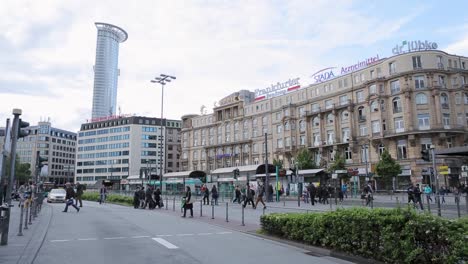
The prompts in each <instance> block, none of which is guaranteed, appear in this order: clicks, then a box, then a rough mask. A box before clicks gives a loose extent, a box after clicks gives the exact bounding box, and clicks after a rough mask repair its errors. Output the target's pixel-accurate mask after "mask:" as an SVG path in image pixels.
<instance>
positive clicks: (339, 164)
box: [328, 152, 349, 181]
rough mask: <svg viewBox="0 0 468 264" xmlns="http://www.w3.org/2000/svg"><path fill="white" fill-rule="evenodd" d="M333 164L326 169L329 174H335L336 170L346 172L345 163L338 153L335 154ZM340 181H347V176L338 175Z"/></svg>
mask: <svg viewBox="0 0 468 264" xmlns="http://www.w3.org/2000/svg"><path fill="white" fill-rule="evenodd" d="M334 160H335V161H334V162H333V163H332V164H331V165H330V167H329V168H328V170H329V172H330V173H335V171H337V170H346V166H345V165H346V161H345V158H344V157H343V156H341V154H340V153H339V152H337V153H335V157H334ZM339 176H340V179H342V180H345V181H347V180H348V179H349V175H348V174H347V173H346V174H340V175H339Z"/></svg>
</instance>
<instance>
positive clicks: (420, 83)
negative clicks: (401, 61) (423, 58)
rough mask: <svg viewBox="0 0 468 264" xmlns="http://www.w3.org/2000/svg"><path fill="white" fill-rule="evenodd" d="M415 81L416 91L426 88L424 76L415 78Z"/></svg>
mask: <svg viewBox="0 0 468 264" xmlns="http://www.w3.org/2000/svg"><path fill="white" fill-rule="evenodd" d="M413 79H414V88H415V89H424V88H425V86H424V76H421V75H419V76H414V77H413Z"/></svg>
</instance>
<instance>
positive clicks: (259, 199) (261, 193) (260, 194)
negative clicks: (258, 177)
mask: <svg viewBox="0 0 468 264" xmlns="http://www.w3.org/2000/svg"><path fill="white" fill-rule="evenodd" d="M264 195H265V185H259V186H258V195H257V201H255V208H257V205H258V203H259V202H260V203H262V204H263V208H265V209H266V205H265V202H264V201H263V196H264Z"/></svg>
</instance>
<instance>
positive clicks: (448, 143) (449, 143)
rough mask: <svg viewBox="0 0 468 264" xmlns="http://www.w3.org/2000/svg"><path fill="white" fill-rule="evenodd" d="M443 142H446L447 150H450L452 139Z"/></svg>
mask: <svg viewBox="0 0 468 264" xmlns="http://www.w3.org/2000/svg"><path fill="white" fill-rule="evenodd" d="M445 142H447V148H452V147H453V143H452V138H447V139H446V140H445Z"/></svg>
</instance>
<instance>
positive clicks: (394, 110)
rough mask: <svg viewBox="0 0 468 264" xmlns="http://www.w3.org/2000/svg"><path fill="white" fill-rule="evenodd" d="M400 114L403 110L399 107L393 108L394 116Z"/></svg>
mask: <svg viewBox="0 0 468 264" xmlns="http://www.w3.org/2000/svg"><path fill="white" fill-rule="evenodd" d="M401 112H403V108H402V107H401V106H397V107H393V113H394V114H397V113H401Z"/></svg>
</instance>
